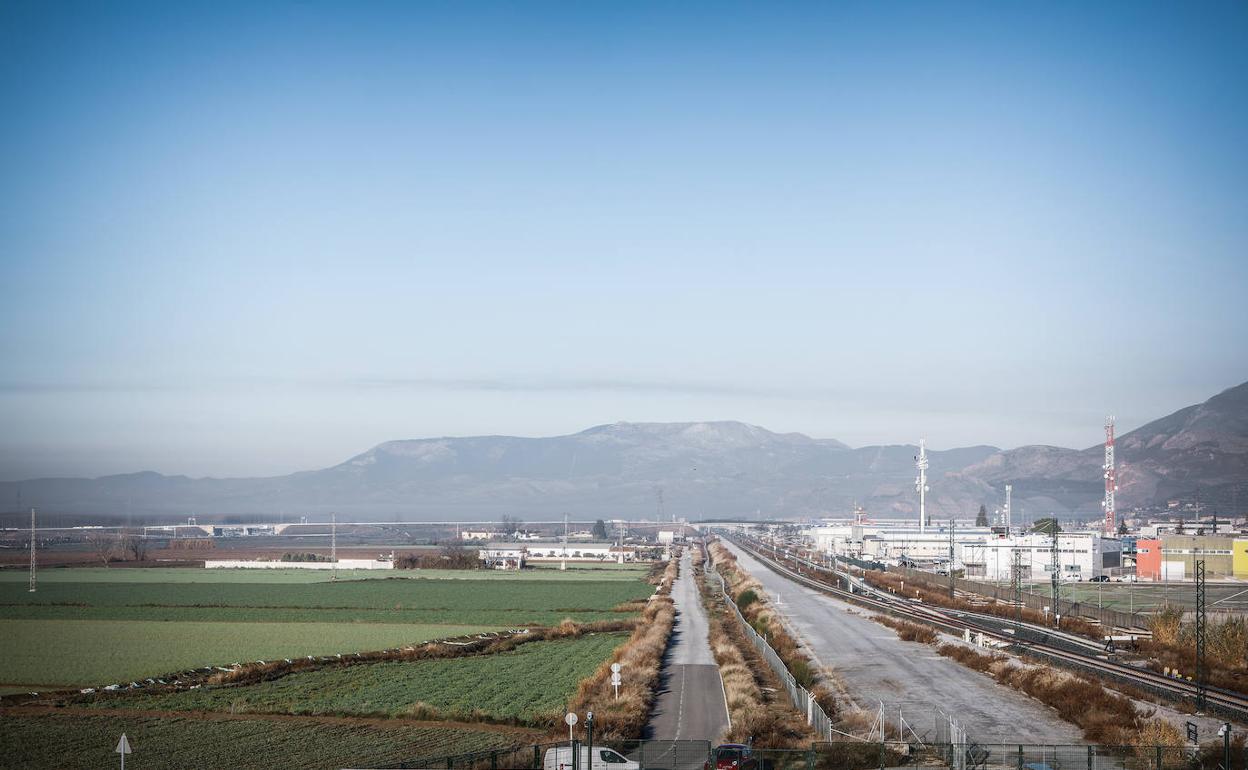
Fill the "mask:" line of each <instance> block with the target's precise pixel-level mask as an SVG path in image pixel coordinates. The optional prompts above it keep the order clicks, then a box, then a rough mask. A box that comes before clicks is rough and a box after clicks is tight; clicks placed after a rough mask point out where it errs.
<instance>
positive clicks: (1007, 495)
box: [1005, 484, 1014, 537]
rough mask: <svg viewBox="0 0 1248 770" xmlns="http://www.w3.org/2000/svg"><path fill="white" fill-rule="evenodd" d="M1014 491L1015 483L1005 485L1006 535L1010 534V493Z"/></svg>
mask: <svg viewBox="0 0 1248 770" xmlns="http://www.w3.org/2000/svg"><path fill="white" fill-rule="evenodd" d="M1013 491H1014V485H1013V484H1006V485H1005V535H1006V537H1009V535H1010V495H1011V493H1012V492H1013Z"/></svg>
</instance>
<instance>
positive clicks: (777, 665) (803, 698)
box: [707, 566, 837, 741]
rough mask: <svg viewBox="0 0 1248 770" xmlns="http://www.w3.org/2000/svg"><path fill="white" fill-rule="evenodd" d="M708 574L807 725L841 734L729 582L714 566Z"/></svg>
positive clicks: (829, 735)
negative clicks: (751, 618) (757, 628)
mask: <svg viewBox="0 0 1248 770" xmlns="http://www.w3.org/2000/svg"><path fill="white" fill-rule="evenodd" d="M707 574H708V575H711V576H712V577H714V578H715V579H716V580H718V581H719V593H720V597H721V598H722V599H723V601H724V604H726V605H727V606H728V607H730V608H731V609H732V614H733V615H734V616H735V617H736V619H737V623H738V625H740V627H741V632H742V633H744V634H745V636H746V638H748V639H749V640H750V643H751V644H753V645H754V649H756V650H758V654H759V655H760V656H761V657H762V658H763V660H765V661H766V662H767V666H768V667H769V668H770V669H771V670H772V671H773V672H774V673H775V675H776V678H778V679H779V680H780V681H781V682H783V683H784V689H785V690H786V691H787V692H788V694H789V701H790V702H791V703H792V704H793V707H794V708H796V709H797V710H798V711H799V712H800V713H801V714H802V715H803V716H805V717H806V724H808V725H810V726H811V727H812V728H813V729H814V731H815V732H816V733H817V734H818V735H821V736H823V738H824V739H825V740H829V741H830V740H833V739H834V738H835V736H836V735H837V731H836V730H835V729H834V728H833V727H832V719H831V718H830V717H829V716H828V714H827V712H825V711H824V710H823V707H822V706H820V705H819V703H818V701H816V700H815V696H814V695H813V694H812V693H811V692H810V691H809V690H807V689H806V688H805V687H802V686H801V685H800V684H798V683H797V680H796V679H795V678H794V677H793V674H792V673H790V672H789V668H788V666H786V665H784V660H783V659H782V658H781V657H780V655H779V654H778V653H777V652H776V651H775V650H774V649H772V647H771V645H770V644H768V643H767V640H766V639H764V638H763V637H762V635H760V634H759V633H758V632H757V631H755V630H754V627H753V626H751V625H750V623H749V621H747V620H746V619H745V616H744V615H742V614H741V609H740V608H739V607H737V603H736V602H735V601H733V599H732V595H731V594H729V593H728V584H727V583H726V582H724V577H723V575H720V574H719V572H717V571H716V570H715V568H714V567H713V566H711V567H710V568H709V569H708V570H707Z"/></svg>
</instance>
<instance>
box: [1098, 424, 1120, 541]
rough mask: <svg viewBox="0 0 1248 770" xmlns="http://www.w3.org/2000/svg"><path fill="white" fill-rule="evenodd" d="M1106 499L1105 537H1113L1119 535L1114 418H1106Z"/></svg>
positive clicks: (1104, 503)
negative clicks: (1116, 512) (1115, 508)
mask: <svg viewBox="0 0 1248 770" xmlns="http://www.w3.org/2000/svg"><path fill="white" fill-rule="evenodd" d="M1104 470H1105V499H1104V500H1102V501H1101V507H1103V508H1104V509H1105V536H1106V537H1113V536H1114V535H1115V534H1117V524H1116V522H1115V521H1114V519H1115V511H1114V493H1115V492H1117V491H1118V472H1117V471H1116V470H1115V469H1114V418H1113V416H1110V417H1106V418H1105V468H1104Z"/></svg>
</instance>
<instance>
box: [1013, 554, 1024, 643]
mask: <svg viewBox="0 0 1248 770" xmlns="http://www.w3.org/2000/svg"><path fill="white" fill-rule="evenodd" d="M1012 569H1013V571H1012V573H1011V574H1012V576H1013V578H1014V635H1015V638H1018V633H1019V631H1021V630H1022V627H1023V552H1022V550H1021V549H1019V548H1018V547H1017V546H1015V547H1014V564H1013V568H1012Z"/></svg>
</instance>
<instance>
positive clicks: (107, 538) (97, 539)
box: [87, 532, 117, 567]
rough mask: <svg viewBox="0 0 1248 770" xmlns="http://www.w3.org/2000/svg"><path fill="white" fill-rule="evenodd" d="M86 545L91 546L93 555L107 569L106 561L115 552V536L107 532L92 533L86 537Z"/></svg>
mask: <svg viewBox="0 0 1248 770" xmlns="http://www.w3.org/2000/svg"><path fill="white" fill-rule="evenodd" d="M87 544H88V545H90V546H91V550H92V551H94V552H95V555H96V556H97V557H98V558H99V560H100V561H102V562H104V566H105V567H107V566H108V560H109V559H111V558H112V557H113V554H114V553H115V552H116V551H117V536H116V535H112V534H109V533H107V532H92V533H91V534H90V535H87Z"/></svg>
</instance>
